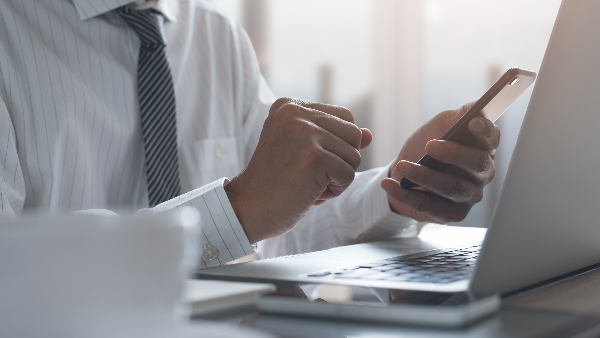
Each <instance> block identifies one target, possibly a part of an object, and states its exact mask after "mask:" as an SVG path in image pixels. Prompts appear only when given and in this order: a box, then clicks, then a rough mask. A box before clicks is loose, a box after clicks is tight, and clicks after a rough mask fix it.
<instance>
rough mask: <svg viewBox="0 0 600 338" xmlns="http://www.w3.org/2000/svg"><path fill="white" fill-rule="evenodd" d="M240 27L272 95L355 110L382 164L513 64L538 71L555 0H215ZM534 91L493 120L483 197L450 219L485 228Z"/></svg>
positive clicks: (370, 151) (371, 156)
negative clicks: (489, 176) (495, 140)
mask: <svg viewBox="0 0 600 338" xmlns="http://www.w3.org/2000/svg"><path fill="white" fill-rule="evenodd" d="M211 2H212V3H214V4H215V5H217V6H219V7H221V8H222V9H223V10H225V11H226V12H228V13H229V14H231V15H232V16H233V17H235V18H236V19H237V20H238V21H239V22H240V23H241V24H242V25H243V26H244V28H245V29H246V31H247V32H248V34H249V36H250V38H251V40H252V43H253V45H254V48H255V50H256V53H257V56H258V59H259V62H260V64H261V69H262V72H263V74H264V75H265V78H266V80H267V82H268V83H269V85H270V87H271V89H272V90H273V92H274V93H275V94H276V95H277V96H279V97H281V96H291V97H297V98H301V99H305V100H310V101H320V102H324V103H334V104H338V105H343V106H346V107H348V108H349V109H350V110H352V112H353V114H354V116H355V118H356V121H357V124H358V125H359V126H360V127H366V128H369V129H371V131H372V132H373V134H374V141H373V144H372V145H371V146H370V147H369V148H367V149H365V150H364V151H362V152H361V153H362V155H363V162H362V164H361V167H360V170H367V169H369V168H373V167H376V166H383V165H386V164H388V163H389V162H391V161H392V160H393V159H394V158H395V157H396V156H397V155H398V152H399V151H400V148H401V147H402V145H403V143H404V140H405V139H406V138H407V137H408V136H409V135H410V134H411V133H412V132H413V131H414V130H415V129H416V128H418V127H419V126H420V125H421V124H423V123H424V122H426V121H427V120H429V119H430V118H431V117H433V116H434V115H435V114H437V113H439V112H441V111H443V110H448V109H456V108H458V107H460V106H461V105H463V104H464V103H467V102H470V101H474V100H477V99H478V98H479V97H480V96H481V95H482V94H483V93H484V92H485V91H486V90H487V89H488V88H489V87H490V86H491V85H492V84H493V83H494V82H495V81H496V80H497V79H498V78H499V77H500V76H501V75H502V74H503V73H504V71H506V70H507V69H508V68H510V67H522V68H528V69H532V70H534V71H536V72H537V71H539V67H540V64H541V62H542V58H543V56H544V51H545V49H546V44H547V43H548V39H549V37H550V33H551V31H552V26H553V24H554V19H555V18H556V14H557V13H558V7H559V5H560V1H559V0H528V1H522V0H502V1H500V0H494V1H491V0H486V1H481V0H452V1H448V0H419V1H415V0H212V1H211ZM530 95H531V88H530V89H529V90H528V91H527V92H525V94H524V95H522V96H521V97H520V98H519V99H518V101H517V102H515V103H514V104H513V105H512V107H511V108H509V110H508V111H507V112H506V113H505V115H503V116H502V117H501V118H500V120H498V125H499V126H500V128H501V130H502V143H501V145H500V148H499V149H498V153H497V157H496V177H495V179H494V181H493V182H492V183H491V184H490V185H488V187H486V191H485V194H486V196H485V198H484V200H483V201H482V202H481V203H479V204H478V205H476V206H475V207H474V208H473V210H472V211H471V213H470V214H469V216H468V217H467V219H465V220H464V221H463V222H461V223H459V224H455V225H462V226H473V227H487V226H488V223H489V220H490V218H491V216H492V212H493V209H494V206H495V204H496V200H497V196H498V194H499V193H500V189H501V186H502V182H503V180H504V176H505V174H506V170H507V167H508V164H509V162H510V158H511V154H512V151H513V148H514V146H515V143H516V139H517V136H518V133H519V129H520V127H521V122H522V120H523V116H524V114H525V111H526V109H527V104H528V102H529V97H530Z"/></svg>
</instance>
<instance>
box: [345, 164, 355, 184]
mask: <svg viewBox="0 0 600 338" xmlns="http://www.w3.org/2000/svg"><path fill="white" fill-rule="evenodd" d="M343 172H344V174H343V175H342V176H343V177H342V183H343V184H346V185H350V183H352V182H353V181H354V178H355V177H356V172H355V171H354V170H352V169H351V168H348V170H344V171H343Z"/></svg>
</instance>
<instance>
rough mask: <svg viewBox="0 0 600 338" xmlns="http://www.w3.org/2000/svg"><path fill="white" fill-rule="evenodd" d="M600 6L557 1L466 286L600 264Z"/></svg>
mask: <svg viewBox="0 0 600 338" xmlns="http://www.w3.org/2000/svg"><path fill="white" fill-rule="evenodd" d="M599 18H600V1H596V0H577V1H575V0H572V1H571V0H565V1H563V3H562V5H561V8H560V11H559V13H558V17H557V19H556V23H555V25H554V29H553V31H552V35H551V38H550V41H549V43H548V47H547V50H546V54H545V56H544V60H543V63H542V66H541V69H540V72H539V76H538V80H537V83H536V84H535V88H534V90H533V95H532V97H531V101H530V103H529V108H528V109H527V114H526V116H525V119H524V121H523V125H522V126H521V131H520V134H519V138H518V141H517V145H516V147H515V150H514V153H513V156H512V160H511V163H510V167H509V170H508V173H507V175H506V179H505V181H504V185H503V188H502V193H501V196H500V199H499V200H498V204H497V205H496V209H495V212H494V216H493V217H492V222H491V225H490V228H489V230H488V233H487V236H486V240H485V242H484V245H483V250H482V252H481V255H480V258H479V261H478V266H477V268H476V272H475V276H474V278H473V280H472V281H471V290H472V291H473V292H474V293H475V294H477V295H484V294H492V293H506V292H509V291H514V290H516V289H519V288H522V287H525V286H528V285H531V284H534V283H537V282H540V281H543V280H546V279H549V278H552V277H555V276H558V275H561V274H565V273H568V272H570V271H573V270H576V269H580V268H583V267H586V266H589V265H592V264H595V263H598V262H600V19H599Z"/></svg>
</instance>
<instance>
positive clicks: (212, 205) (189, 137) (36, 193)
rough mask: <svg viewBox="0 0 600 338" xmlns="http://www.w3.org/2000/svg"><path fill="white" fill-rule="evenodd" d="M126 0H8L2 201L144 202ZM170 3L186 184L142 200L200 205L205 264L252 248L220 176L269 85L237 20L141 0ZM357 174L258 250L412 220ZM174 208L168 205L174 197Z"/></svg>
mask: <svg viewBox="0 0 600 338" xmlns="http://www.w3.org/2000/svg"><path fill="white" fill-rule="evenodd" d="M131 2H132V1H131V0H102V1H99V0H36V1H23V0H0V21H1V23H0V161H2V164H1V165H0V200H1V201H0V202H1V206H0V207H1V208H0V215H1V216H4V217H6V216H11V217H13V216H18V215H20V214H22V213H26V212H42V213H67V212H73V211H77V210H84V209H113V210H123V209H129V210H135V209H140V208H146V207H147V206H148V201H147V192H146V178H145V169H144V168H145V167H144V158H143V156H144V151H143V145H142V136H141V127H140V117H139V108H138V98H137V57H138V51H139V45H140V41H139V39H138V37H137V34H136V33H135V32H134V31H132V30H131V29H130V28H129V27H128V26H127V24H126V23H125V22H123V21H122V19H121V18H120V17H119V16H118V15H116V14H114V13H112V12H111V10H113V9H115V8H117V7H120V6H122V5H125V4H128V3H131ZM136 5H137V6H139V7H154V8H156V9H157V10H158V11H160V12H161V13H162V14H163V15H164V16H165V27H164V29H165V35H166V41H167V55H168V58H169V60H170V64H171V68H172V73H173V74H172V75H173V81H174V86H175V97H176V105H177V132H178V137H177V142H178V146H179V162H180V166H179V167H180V172H181V173H180V175H181V185H182V192H184V194H183V195H181V196H179V197H177V198H175V199H173V200H171V201H167V202H165V203H163V204H161V205H158V206H156V207H155V208H153V209H149V210H145V211H144V212H151V213H156V212H176V210H177V208H178V206H180V205H184V204H185V205H192V206H195V207H196V208H198V209H199V210H200V211H201V215H202V222H201V227H202V238H201V239H200V241H199V243H200V244H199V247H198V252H199V254H200V255H201V257H202V263H201V266H200V268H203V267H207V266H216V265H220V264H224V263H226V262H228V261H231V260H234V259H237V258H240V257H243V256H245V255H248V254H251V253H252V252H253V248H252V246H251V245H250V243H249V241H248V239H247V237H246V235H245V233H244V231H243V229H242V227H241V225H240V223H239V221H238V219H237V217H236V216H235V212H234V211H233V209H232V207H231V204H230V203H229V200H228V199H227V195H226V194H225V191H224V189H223V182H224V177H229V178H232V177H234V176H236V175H237V174H238V173H239V172H240V171H241V170H242V169H243V168H245V166H246V165H247V164H248V162H249V161H250V158H251V156H252V154H253V152H254V149H255V147H256V145H257V143H258V138H259V136H260V131H261V130H262V125H263V122H264V120H265V118H266V116H267V114H268V110H269V107H270V105H271V103H272V102H273V101H274V100H275V96H274V95H273V93H272V92H271V91H270V89H269V88H268V86H267V84H266V82H265V81H264V79H263V77H262V75H261V74H260V69H259V66H258V62H257V60H256V56H255V53H254V50H253V48H252V45H251V43H250V40H249V39H248V37H247V35H246V34H245V32H244V30H243V29H242V28H241V27H240V25H239V24H238V23H237V22H236V21H235V20H234V19H232V18H231V17H229V16H228V15H226V14H225V13H223V12H222V11H220V10H219V9H217V8H216V7H214V6H213V5H211V4H210V3H208V2H204V1H200V0H164V1H137V2H136ZM387 171H388V168H378V169H374V170H370V171H368V172H365V173H361V174H358V175H357V176H356V180H355V182H354V183H353V184H352V185H351V186H350V188H349V189H348V190H347V191H346V192H345V193H344V194H342V195H341V196H340V197H338V198H336V199H334V200H331V201H328V202H327V203H325V204H323V205H321V206H319V207H313V208H312V209H311V210H310V211H309V212H308V214H307V215H306V217H304V218H303V219H302V220H301V221H300V223H299V224H298V225H297V226H296V228H295V229H293V230H292V231H290V232H289V233H287V234H285V235H283V236H279V237H277V238H273V239H269V240H266V241H263V242H262V243H261V244H260V247H261V255H263V256H264V257H269V256H276V255H281V254H292V253H301V252H307V251H314V250H319V249H325V248H330V247H333V246H338V245H344V244H350V243H356V242H359V241H369V240H375V239H382V238H388V237H390V236H396V235H399V234H400V233H401V232H402V231H403V229H404V228H405V227H406V226H408V225H413V226H412V227H408V230H405V234H407V235H415V234H416V233H418V230H419V229H420V226H419V225H417V223H416V222H415V221H413V220H410V219H408V218H405V217H402V216H400V215H397V214H395V213H393V212H392V211H391V210H390V207H389V204H388V201H387V197H386V194H385V192H384V191H383V190H382V189H381V188H380V181H381V179H383V178H384V177H385V176H386V175H387ZM169 210H171V211H169Z"/></svg>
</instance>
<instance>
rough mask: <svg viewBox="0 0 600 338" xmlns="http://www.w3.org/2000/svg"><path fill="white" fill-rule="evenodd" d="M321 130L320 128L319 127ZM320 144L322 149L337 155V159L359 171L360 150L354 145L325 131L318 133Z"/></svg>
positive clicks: (321, 130)
mask: <svg viewBox="0 0 600 338" xmlns="http://www.w3.org/2000/svg"><path fill="white" fill-rule="evenodd" d="M318 128H320V127H318ZM318 137H319V140H318V141H319V144H320V145H321V147H322V148H323V149H324V150H326V151H328V152H330V153H332V154H334V155H336V156H337V157H339V158H341V159H342V160H344V162H346V163H348V164H349V165H350V166H351V167H352V168H353V169H354V170H356V169H358V166H359V165H360V161H361V157H360V152H359V151H358V149H356V148H354V147H353V146H352V145H350V144H349V143H347V142H346V141H344V140H342V139H341V138H339V137H337V136H336V135H334V134H332V133H330V132H329V131H327V130H325V129H321V128H320V130H319V132H318Z"/></svg>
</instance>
